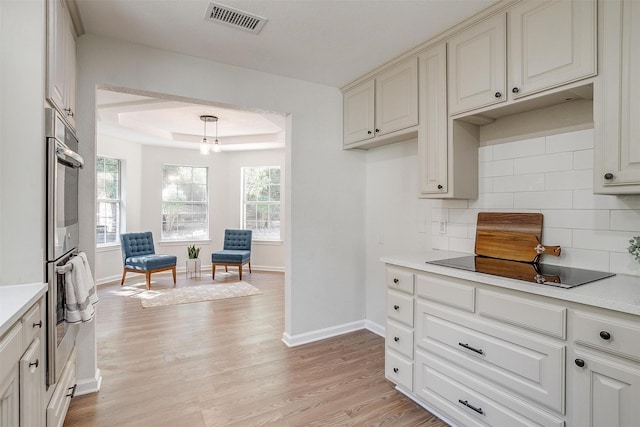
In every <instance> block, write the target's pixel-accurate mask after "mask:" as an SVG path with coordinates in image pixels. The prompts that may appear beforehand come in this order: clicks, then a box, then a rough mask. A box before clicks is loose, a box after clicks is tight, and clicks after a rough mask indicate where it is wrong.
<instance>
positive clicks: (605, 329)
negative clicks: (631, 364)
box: [571, 311, 640, 360]
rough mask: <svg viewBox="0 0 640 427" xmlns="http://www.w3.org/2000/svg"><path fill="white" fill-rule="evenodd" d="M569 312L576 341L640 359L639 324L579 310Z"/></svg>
mask: <svg viewBox="0 0 640 427" xmlns="http://www.w3.org/2000/svg"><path fill="white" fill-rule="evenodd" d="M571 314H572V324H573V338H574V340H575V342H576V343H578V344H583V345H586V346H589V347H594V348H597V349H599V350H603V351H607V352H609V353H613V354H616V355H620V356H624V357H629V358H631V359H634V360H640V324H638V323H631V322H626V321H624V320H621V319H613V318H610V317H607V316H599V315H595V314H590V313H585V312H581V311H573V312H572V313H571Z"/></svg>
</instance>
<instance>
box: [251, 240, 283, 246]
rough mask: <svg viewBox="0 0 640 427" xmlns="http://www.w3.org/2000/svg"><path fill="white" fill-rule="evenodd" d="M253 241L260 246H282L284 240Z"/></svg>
mask: <svg viewBox="0 0 640 427" xmlns="http://www.w3.org/2000/svg"><path fill="white" fill-rule="evenodd" d="M252 243H253V244H254V245H260V246H282V240H253V241H252Z"/></svg>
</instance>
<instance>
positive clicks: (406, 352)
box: [386, 320, 413, 359]
mask: <svg viewBox="0 0 640 427" xmlns="http://www.w3.org/2000/svg"><path fill="white" fill-rule="evenodd" d="M386 344H387V348H389V349H392V350H395V351H397V352H398V353H400V354H402V355H403V356H406V357H407V358H408V359H413V329H411V328H407V327H406V326H402V325H401V324H399V323H396V322H394V321H392V320H389V321H388V322H387V339H386Z"/></svg>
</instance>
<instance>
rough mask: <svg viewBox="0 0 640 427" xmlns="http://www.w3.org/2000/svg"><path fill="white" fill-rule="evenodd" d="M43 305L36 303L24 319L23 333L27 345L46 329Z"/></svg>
mask: <svg viewBox="0 0 640 427" xmlns="http://www.w3.org/2000/svg"><path fill="white" fill-rule="evenodd" d="M42 317H43V314H42V310H41V303H36V304H35V305H34V306H33V307H31V309H30V310H29V311H28V312H27V314H25V315H24V317H23V318H22V333H23V337H24V343H25V345H29V344H30V343H31V341H33V339H34V338H36V337H37V336H39V334H40V331H41V330H42V328H43V327H44V319H43V318H42Z"/></svg>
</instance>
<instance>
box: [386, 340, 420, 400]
mask: <svg viewBox="0 0 640 427" xmlns="http://www.w3.org/2000/svg"><path fill="white" fill-rule="evenodd" d="M384 376H385V377H386V378H387V379H388V380H389V381H391V382H393V383H395V384H397V385H399V386H401V387H404V388H406V389H407V390H411V391H413V362H412V361H411V360H407V359H406V358H404V357H402V356H401V355H399V354H396V353H395V352H393V351H392V350H388V349H387V351H386V353H385V356H384Z"/></svg>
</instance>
